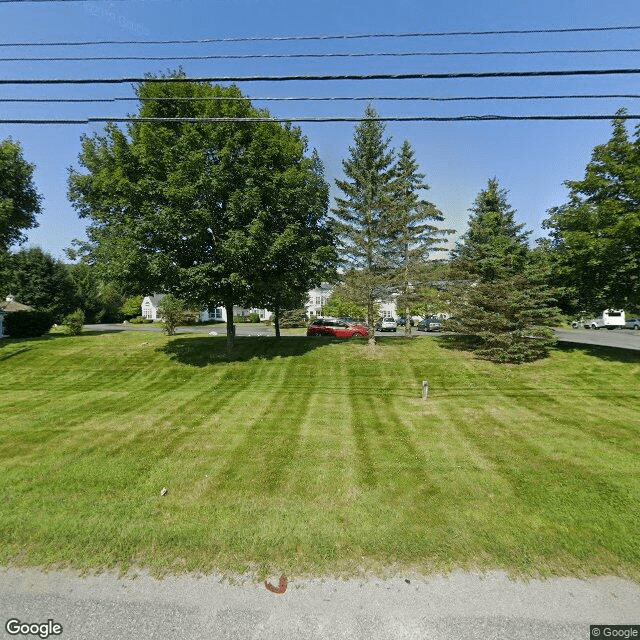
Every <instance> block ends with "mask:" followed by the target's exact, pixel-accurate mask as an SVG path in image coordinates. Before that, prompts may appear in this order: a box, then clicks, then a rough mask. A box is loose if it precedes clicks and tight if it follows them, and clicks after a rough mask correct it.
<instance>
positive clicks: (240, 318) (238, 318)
mask: <svg viewBox="0 0 640 640" xmlns="http://www.w3.org/2000/svg"><path fill="white" fill-rule="evenodd" d="M247 317H248V316H233V321H234V322H235V323H236V324H242V323H243V322H248V320H247Z"/></svg>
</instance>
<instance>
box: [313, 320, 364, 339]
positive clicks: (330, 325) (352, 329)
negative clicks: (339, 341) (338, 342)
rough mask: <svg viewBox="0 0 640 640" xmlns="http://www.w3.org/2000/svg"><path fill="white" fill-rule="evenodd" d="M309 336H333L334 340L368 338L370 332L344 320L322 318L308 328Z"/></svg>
mask: <svg viewBox="0 0 640 640" xmlns="http://www.w3.org/2000/svg"><path fill="white" fill-rule="evenodd" d="M307 335H308V336H332V337H334V338H368V337H369V332H368V331H367V329H366V327H364V326H362V325H360V324H349V323H347V322H345V321H344V320H333V319H328V318H322V319H319V320H314V321H313V322H312V323H311V324H310V325H309V327H308V328H307Z"/></svg>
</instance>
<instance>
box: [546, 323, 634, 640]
mask: <svg viewBox="0 0 640 640" xmlns="http://www.w3.org/2000/svg"><path fill="white" fill-rule="evenodd" d="M555 334H556V336H557V337H558V340H560V341H561V342H578V343H581V344H595V345H600V346H604V347H617V348H619V349H631V350H633V351H640V331H634V330H633V329H614V330H613V331H609V330H608V329H598V330H596V331H594V330H593V329H556V330H555ZM638 637H639V638H640V635H639V636H638Z"/></svg>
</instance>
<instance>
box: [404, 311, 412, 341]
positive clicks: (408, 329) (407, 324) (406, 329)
mask: <svg viewBox="0 0 640 640" xmlns="http://www.w3.org/2000/svg"><path fill="white" fill-rule="evenodd" d="M410 313H411V309H409V307H405V309H404V335H405V336H406V337H409V336H410V335H411V316H410V315H409V314H410Z"/></svg>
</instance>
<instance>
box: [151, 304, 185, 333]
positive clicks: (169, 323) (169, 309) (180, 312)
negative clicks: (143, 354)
mask: <svg viewBox="0 0 640 640" xmlns="http://www.w3.org/2000/svg"><path fill="white" fill-rule="evenodd" d="M186 313H187V312H186V309H185V303H184V300H180V299H179V298H176V297H175V296H174V295H173V294H171V293H168V294H167V295H166V296H165V297H164V298H162V302H160V305H159V306H158V314H159V315H160V316H162V321H163V322H164V327H163V331H164V332H165V333H166V334H167V335H168V336H173V335H175V333H176V327H177V326H178V325H179V324H182V323H183V322H184V320H185V316H186Z"/></svg>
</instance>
